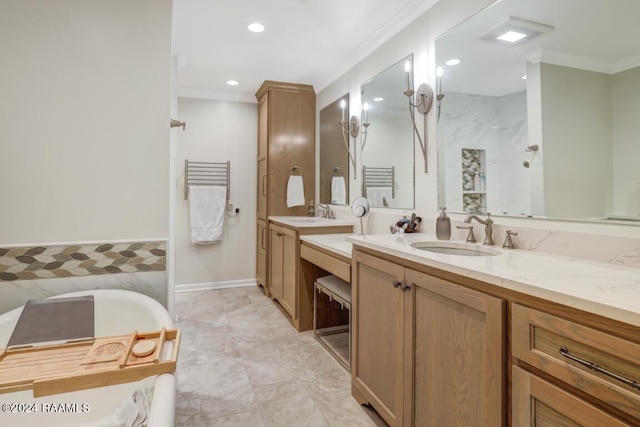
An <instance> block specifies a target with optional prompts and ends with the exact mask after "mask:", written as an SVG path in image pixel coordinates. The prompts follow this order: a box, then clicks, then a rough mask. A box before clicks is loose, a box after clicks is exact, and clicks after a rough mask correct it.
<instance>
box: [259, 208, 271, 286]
mask: <svg viewBox="0 0 640 427" xmlns="http://www.w3.org/2000/svg"><path fill="white" fill-rule="evenodd" d="M268 237H269V236H268V235H267V221H265V220H264V219H258V220H257V227H256V246H257V252H258V253H257V262H256V264H257V265H256V279H257V282H258V284H259V285H261V286H262V288H263V289H264V290H265V292H267V291H268V288H266V287H265V283H268V282H267V242H268ZM267 296H268V295H267Z"/></svg>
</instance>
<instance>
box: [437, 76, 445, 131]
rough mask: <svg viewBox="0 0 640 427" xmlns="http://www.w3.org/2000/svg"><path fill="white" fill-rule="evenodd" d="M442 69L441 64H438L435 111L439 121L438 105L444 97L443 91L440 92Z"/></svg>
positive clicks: (439, 105)
mask: <svg viewBox="0 0 640 427" xmlns="http://www.w3.org/2000/svg"><path fill="white" fill-rule="evenodd" d="M443 73H444V70H443V69H442V67H441V66H439V65H438V68H436V103H437V112H436V121H440V107H441V103H442V98H444V93H442V74H443Z"/></svg>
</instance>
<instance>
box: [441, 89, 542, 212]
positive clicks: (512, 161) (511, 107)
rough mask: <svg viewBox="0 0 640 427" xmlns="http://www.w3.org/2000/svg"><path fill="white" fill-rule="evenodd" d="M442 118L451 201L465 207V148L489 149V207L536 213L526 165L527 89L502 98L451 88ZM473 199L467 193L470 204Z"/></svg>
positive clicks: (447, 199) (459, 209) (448, 201)
mask: <svg viewBox="0 0 640 427" xmlns="http://www.w3.org/2000/svg"><path fill="white" fill-rule="evenodd" d="M442 102H443V107H442V108H443V110H442V116H441V118H440V121H439V122H438V145H439V146H444V147H445V149H444V154H443V156H444V165H445V166H444V168H445V171H444V173H445V176H446V179H445V194H444V196H445V197H444V200H445V206H446V207H447V208H448V210H449V211H451V212H462V211H463V209H464V206H465V205H464V203H465V199H464V198H463V194H462V189H463V188H464V189H466V190H468V188H466V187H465V183H464V182H463V179H464V178H463V176H464V174H463V171H462V169H463V163H464V161H463V160H464V159H463V158H462V157H463V155H462V151H463V149H466V150H484V153H485V159H484V167H485V170H484V171H483V172H484V173H485V177H486V200H485V201H484V203H485V206H486V211H488V212H494V213H501V214H504V213H506V212H508V213H509V214H510V215H520V214H530V211H531V206H530V205H531V201H530V196H529V176H528V175H527V169H525V168H524V167H523V166H522V161H523V160H524V158H525V154H526V153H525V151H524V149H525V148H526V147H527V145H528V144H527V131H528V130H527V110H526V93H525V92H524V91H523V92H517V93H514V94H510V95H505V96H502V97H492V96H482V95H467V94H462V93H455V92H447V93H446V96H445V98H444V100H443V101H442ZM469 202H470V201H469V200H468V197H467V203H469Z"/></svg>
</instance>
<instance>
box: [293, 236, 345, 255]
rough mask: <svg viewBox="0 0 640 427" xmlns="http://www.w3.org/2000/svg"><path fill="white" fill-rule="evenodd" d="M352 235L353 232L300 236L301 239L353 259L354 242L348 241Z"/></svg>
mask: <svg viewBox="0 0 640 427" xmlns="http://www.w3.org/2000/svg"><path fill="white" fill-rule="evenodd" d="M351 236H353V234H312V235H307V236H300V240H302V241H303V242H308V243H311V244H313V245H315V246H318V247H320V248H323V249H326V250H328V251H331V252H334V253H336V254H338V255H342V256H343V257H346V258H349V259H351V250H352V248H353V244H352V243H351V242H348V241H347V238H348V237H351Z"/></svg>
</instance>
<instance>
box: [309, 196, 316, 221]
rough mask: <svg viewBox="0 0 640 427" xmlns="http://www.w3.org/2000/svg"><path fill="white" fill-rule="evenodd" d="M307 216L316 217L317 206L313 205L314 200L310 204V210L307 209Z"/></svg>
mask: <svg viewBox="0 0 640 427" xmlns="http://www.w3.org/2000/svg"><path fill="white" fill-rule="evenodd" d="M307 216H309V217H314V216H316V206H315V205H314V204H313V200H312V201H311V203H309V208H308V209H307Z"/></svg>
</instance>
